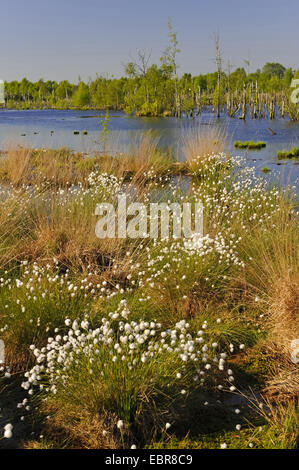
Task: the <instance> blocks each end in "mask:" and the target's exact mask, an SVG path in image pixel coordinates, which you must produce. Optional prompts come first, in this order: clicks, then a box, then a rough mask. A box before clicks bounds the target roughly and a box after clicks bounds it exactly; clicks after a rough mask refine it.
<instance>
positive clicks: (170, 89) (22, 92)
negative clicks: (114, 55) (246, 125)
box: [5, 22, 299, 120]
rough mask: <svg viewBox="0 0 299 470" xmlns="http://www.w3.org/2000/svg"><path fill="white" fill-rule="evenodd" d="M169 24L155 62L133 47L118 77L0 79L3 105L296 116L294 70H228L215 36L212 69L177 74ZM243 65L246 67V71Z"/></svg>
mask: <svg viewBox="0 0 299 470" xmlns="http://www.w3.org/2000/svg"><path fill="white" fill-rule="evenodd" d="M168 27H169V45H168V46H167V48H166V49H165V51H164V53H163V55H162V57H161V59H160V64H158V65H157V64H153V63H151V53H148V52H146V51H144V50H138V51H137V57H136V59H134V60H131V61H130V62H128V63H127V64H126V65H125V70H124V76H123V77H121V78H114V77H113V76H112V77H108V76H105V75H101V76H96V78H95V79H94V80H92V79H90V80H89V81H88V82H87V83H85V82H84V81H82V80H81V79H80V77H79V81H78V84H73V83H70V82H69V81H67V80H63V81H61V82H56V81H51V80H48V81H44V80H43V79H40V80H39V81H37V82H30V81H29V80H27V79H26V78H23V79H22V80H21V81H20V82H18V81H11V82H5V97H6V106H7V107H8V108H17V109H32V108H40V109H44V108H55V109H111V110H123V111H125V112H126V113H127V114H133V113H136V115H137V116H176V117H181V116H182V115H186V116H189V117H194V116H195V115H198V114H200V113H201V112H202V110H204V109H206V108H207V107H211V109H212V111H215V112H217V114H218V116H220V114H221V113H222V112H224V113H227V114H228V115H229V116H231V117H238V118H240V119H246V117H247V116H250V117H251V118H263V117H269V118H270V119H274V118H275V117H276V116H277V115H280V116H282V117H284V116H285V115H286V114H288V116H289V117H290V119H292V120H296V119H299V110H298V106H297V105H296V104H294V103H291V100H290V95H291V93H292V89H291V83H292V81H293V80H294V79H299V70H293V69H292V68H288V69H286V68H285V67H284V66H283V65H281V64H279V63H270V62H267V63H266V64H265V66H264V67H263V69H262V70H260V69H258V70H256V71H255V72H253V73H250V72H249V70H248V69H249V65H250V64H249V62H248V61H244V63H245V66H244V67H238V68H236V69H235V70H234V71H231V65H230V63H228V64H227V65H226V66H225V67H224V66H223V60H222V56H221V51H220V46H219V38H218V37H216V38H215V46H216V58H215V64H216V68H217V70H216V71H215V72H213V73H206V74H199V75H195V76H192V75H191V74H190V73H184V74H183V75H181V76H179V75H178V63H177V55H178V54H179V52H180V50H179V49H178V41H177V34H176V33H175V32H174V31H173V29H172V26H171V23H170V22H169V24H168ZM246 68H247V70H246Z"/></svg>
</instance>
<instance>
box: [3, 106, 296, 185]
mask: <svg viewBox="0 0 299 470" xmlns="http://www.w3.org/2000/svg"><path fill="white" fill-rule="evenodd" d="M104 116H105V112H101V111H68V110H67V111H57V110H42V111H41V110H30V111H15V110H5V109H3V110H0V148H5V147H7V146H8V145H16V144H18V145H23V146H28V147H34V148H38V147H47V148H50V147H51V148H58V147H70V148H72V149H74V150H77V151H80V152H85V153H92V152H93V151H95V150H97V149H99V148H100V144H99V142H100V130H101V124H100V120H101V119H102V118H103V117H104ZM109 119H110V121H109V123H108V128H109V142H108V144H107V145H108V147H109V145H110V146H111V148H112V149H113V150H112V151H125V150H126V148H127V147H128V145H129V144H130V142H131V141H132V140H134V139H135V138H136V137H138V135H140V134H141V133H142V132H143V131H146V130H149V129H152V130H155V131H156V134H157V136H159V138H160V142H159V145H160V146H161V147H172V148H173V149H174V151H175V154H176V155H177V158H178V159H180V160H183V159H184V155H183V152H182V136H183V134H184V133H185V132H186V130H187V129H188V128H191V127H194V126H197V125H200V126H223V127H224V128H225V130H226V133H227V134H228V136H229V139H228V145H229V150H230V152H231V154H232V155H242V156H244V157H245V159H246V163H247V165H250V166H254V167H255V168H256V171H257V173H258V172H260V171H261V169H262V168H263V167H267V168H269V169H270V170H271V171H270V173H268V176H267V177H268V178H274V177H275V176H274V175H277V174H278V175H279V178H281V180H283V181H284V182H286V181H289V182H291V183H294V182H295V181H296V180H297V179H298V178H299V161H298V160H297V161H294V160H293V161H278V160H277V156H276V153H277V150H283V149H286V150H288V149H290V148H291V147H293V146H296V147H299V122H290V121H289V120H288V119H277V120H274V121H269V120H267V119H261V120H251V119H249V118H248V120H246V121H245V122H244V121H241V120H238V119H232V118H229V117H223V118H221V119H220V120H219V121H218V120H217V119H215V116H214V115H213V114H212V113H210V112H205V113H203V114H202V115H201V116H200V117H197V118H195V119H187V118H182V119H181V120H178V119H176V118H137V117H134V116H132V117H128V116H126V115H125V114H124V113H122V112H110V116H109ZM269 128H271V129H272V131H274V133H275V135H274V133H272V132H271V131H270V130H269ZM74 131H79V132H80V134H79V135H74ZM82 131H87V132H88V134H87V135H83V133H82ZM234 140H241V141H244V140H253V141H258V140H262V141H264V142H266V143H267V147H266V148H265V149H262V150H258V151H247V150H237V149H234V146H233V142H234ZM116 147H117V148H116Z"/></svg>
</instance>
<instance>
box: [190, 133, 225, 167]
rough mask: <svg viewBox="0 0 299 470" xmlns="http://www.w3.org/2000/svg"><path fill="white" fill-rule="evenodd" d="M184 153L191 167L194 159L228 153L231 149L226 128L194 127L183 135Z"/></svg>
mask: <svg viewBox="0 0 299 470" xmlns="http://www.w3.org/2000/svg"><path fill="white" fill-rule="evenodd" d="M182 144H183V152H184V155H185V157H186V162H187V165H188V166H189V167H190V166H192V164H193V161H194V159H197V157H201V158H202V159H204V158H205V157H206V156H207V155H212V154H219V153H226V152H227V149H228V148H229V136H228V132H227V129H226V128H225V127H221V126H216V125H213V124H210V125H208V126H197V127H194V128H192V129H190V130H188V131H186V133H185V134H184V135H183V142H182Z"/></svg>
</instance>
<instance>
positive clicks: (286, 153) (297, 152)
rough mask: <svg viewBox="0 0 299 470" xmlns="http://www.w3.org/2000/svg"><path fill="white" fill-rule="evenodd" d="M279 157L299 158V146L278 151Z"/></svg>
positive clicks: (281, 158)
mask: <svg viewBox="0 0 299 470" xmlns="http://www.w3.org/2000/svg"><path fill="white" fill-rule="evenodd" d="M277 157H278V159H279V160H283V159H285V158H290V159H292V158H295V159H298V158H299V148H296V147H293V148H292V149H291V150H282V151H278V152H277Z"/></svg>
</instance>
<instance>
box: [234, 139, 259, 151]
mask: <svg viewBox="0 0 299 470" xmlns="http://www.w3.org/2000/svg"><path fill="white" fill-rule="evenodd" d="M234 146H235V148H237V149H248V150H260V149H262V148H265V147H266V142H252V141H251V140H247V141H245V142H241V141H240V140H236V141H235V142H234Z"/></svg>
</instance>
